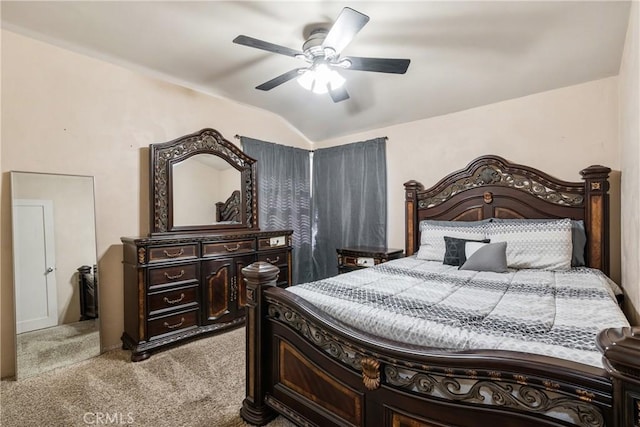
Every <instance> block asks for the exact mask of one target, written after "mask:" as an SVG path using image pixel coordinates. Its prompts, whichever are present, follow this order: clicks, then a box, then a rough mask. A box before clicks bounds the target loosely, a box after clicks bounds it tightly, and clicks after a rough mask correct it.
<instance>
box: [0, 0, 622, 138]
mask: <svg viewBox="0 0 640 427" xmlns="http://www.w3.org/2000/svg"><path fill="white" fill-rule="evenodd" d="M345 6H348V7H351V8H353V9H356V10H358V11H360V12H362V13H364V14H366V15H368V16H369V17H370V21H369V23H368V24H367V25H366V26H365V27H364V28H363V29H362V30H361V31H360V32H359V33H358V34H357V35H356V37H355V38H354V40H353V41H352V42H351V43H350V44H349V45H348V46H347V47H346V48H345V49H344V50H343V52H342V53H343V55H353V56H361V57H385V58H387V57H388V58H409V59H411V65H410V66H409V69H408V71H407V73H406V74H404V75H396V74H383V73H373V72H364V71H354V70H341V71H340V73H341V74H342V75H343V76H344V77H345V78H346V79H347V82H346V87H347V90H348V91H349V94H350V96H351V98H350V99H348V100H346V101H343V102H340V103H334V102H333V101H332V100H331V98H330V97H329V96H328V95H326V94H325V95H316V94H313V93H311V92H308V91H306V90H305V89H303V88H302V87H301V86H300V85H298V84H297V82H296V81H295V80H292V81H289V82H287V83H284V84H282V85H281V86H278V87H276V88H274V89H272V90H270V91H260V90H256V89H255V86H258V85H259V84H261V83H264V82H266V81H268V80H270V79H272V78H274V77H276V76H278V75H280V74H282V73H285V72H287V71H289V70H291V69H294V68H297V67H301V66H304V65H305V63H304V62H303V61H301V60H299V59H295V58H292V57H289V56H284V55H278V54H273V53H269V52H265V51H262V50H258V49H252V48H249V47H246V46H241V45H237V44H234V43H232V40H233V39H234V38H235V37H236V36H237V35H239V34H244V35H248V36H251V37H255V38H258V39H262V40H265V41H268V42H271V43H275V44H279V45H282V46H286V47H290V48H292V49H296V50H301V49H302V43H303V42H304V35H305V30H307V31H308V29H309V26H311V25H313V24H316V23H327V26H330V25H331V23H332V22H333V20H335V18H336V17H337V16H338V15H339V14H340V11H341V10H342V8H343V7H345ZM629 6H630V3H629V2H618V1H604V2H594V1H567V2H560V1H550V2H544V1H512V2H507V1H495V2H494V1H471V2H466V1H413V2H400V1H352V2H348V3H347V2H332V1H313V0H309V1H296V2H291V1H289V2H277V1H235V2H225V1H199V2H190V1H173V2H162V1H141V2H138V1H117V2H115V1H114V2H112V1H107V2H103V1H74V2H65V1H51V2H49V1H44V2H33V1H15V2H14V1H2V2H1V7H2V10H1V12H2V13H1V16H2V26H3V28H6V29H8V30H10V31H14V32H18V33H21V34H25V35H28V36H30V37H34V38H37V39H40V40H43V41H46V42H49V43H52V44H55V45H58V46H62V47H64V48H67V49H70V50H74V51H77V52H80V53H83V54H87V55H90V56H93V57H97V58H101V59H103V60H106V61H109V62H112V63H116V64H119V65H122V66H124V67H128V68H132V69H135V70H138V71H140V72H142V73H145V74H147V75H150V76H154V77H158V78H161V79H164V80H167V81H170V82H173V83H177V84H180V85H183V86H186V87H189V88H192V89H195V90H198V91H201V92H204V93H208V94H213V95H218V96H222V97H225V98H228V99H231V100H234V101H237V102H240V103H243V104H248V105H252V106H255V107H258V108H261V109H264V110H268V111H271V112H273V113H275V114H277V115H279V116H281V117H283V118H284V119H285V120H287V121H288V122H289V123H291V125H292V126H294V127H295V128H297V129H298V130H299V131H300V132H301V133H303V134H304V135H305V136H306V137H307V138H308V139H309V140H310V141H312V142H317V141H321V140H325V139H329V138H333V137H337V136H341V135H348V134H352V133H356V132H360V131H366V130H369V129H376V128H380V127H385V126H389V125H393V124H398V123H405V122H409V121H414V120H420V119H425V118H429V117H433V116H438V115H442V114H447V113H451V112H455V111H461V110H465V109H468V108H472V107H476V106H480V105H485V104H490V103H493V102H498V101H502V100H506V99H512V98H517V97H521V96H525V95H529V94H533V93H537V92H541V91H546V90H551V89H556V88H560V87H564V86H569V85H573V84H578V83H582V82H586V81H590V80H596V79H600V78H605V77H609V76H614V75H617V74H618V69H619V65H620V60H621V57H622V51H623V46H624V40H625V34H626V29H627V23H628V15H629Z"/></svg>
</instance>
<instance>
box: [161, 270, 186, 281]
mask: <svg viewBox="0 0 640 427" xmlns="http://www.w3.org/2000/svg"><path fill="white" fill-rule="evenodd" d="M182 276H184V270H180V273H178V274H176V275H175V276H171V275H170V274H169V273H167V272H166V271H165V272H164V277H166V278H167V279H169V280H176V279H179V278H181V277H182Z"/></svg>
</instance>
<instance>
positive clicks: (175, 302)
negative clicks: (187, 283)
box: [163, 293, 184, 304]
mask: <svg viewBox="0 0 640 427" xmlns="http://www.w3.org/2000/svg"><path fill="white" fill-rule="evenodd" d="M163 299H164V302H166V303H167V304H177V303H179V302H180V301H182V300H183V299H184V293H181V294H180V298H178V299H169V298H167V297H164V298H163Z"/></svg>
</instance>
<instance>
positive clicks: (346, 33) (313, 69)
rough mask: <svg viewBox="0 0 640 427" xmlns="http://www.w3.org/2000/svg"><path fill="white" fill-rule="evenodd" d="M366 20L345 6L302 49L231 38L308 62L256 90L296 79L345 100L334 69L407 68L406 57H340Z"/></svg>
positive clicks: (346, 96) (340, 79) (346, 95)
mask: <svg viewBox="0 0 640 427" xmlns="http://www.w3.org/2000/svg"><path fill="white" fill-rule="evenodd" d="M367 22H369V17H368V16H367V15H364V14H362V13H360V12H358V11H356V10H353V9H351V8H349V7H345V8H344V9H342V12H340V15H339V16H338V19H336V22H335V23H334V24H333V26H332V27H331V28H330V29H329V30H327V29H325V28H317V29H315V30H313V31H312V32H311V34H310V35H309V37H308V38H307V40H306V41H305V42H304V44H303V45H302V51H298V50H295V49H290V48H288V47H285V46H280V45H277V44H273V43H269V42H266V41H263V40H259V39H255V38H253V37H249V36H244V35H240V36H238V37H236V38H235V39H233V42H234V43H236V44H241V45H244V46H249V47H253V48H256V49H262V50H266V51H268V52H273V53H279V54H281V55H287V56H292V57H294V58H297V59H302V60H304V61H306V62H307V63H308V64H309V65H308V66H307V67H304V68H295V69H293V70H291V71H288V72H286V73H284V74H281V75H279V76H278V77H276V78H273V79H271V80H269V81H267V82H265V83H262V84H261V85H259V86H256V89H260V90H265V91H266V90H271V89H273V88H274V87H277V86H279V85H281V84H283V83H285V82H288V81H289V80H292V79H294V78H298V82H299V83H300V84H301V85H302V86H303V87H305V88H306V89H309V90H312V91H313V92H315V93H327V92H328V93H329V95H330V96H331V99H333V101H334V102H340V101H344V100H346V99H349V93H348V92H347V90H346V89H345V88H344V85H343V84H344V82H345V79H344V77H342V76H341V75H340V74H339V73H338V72H337V71H336V69H344V70H359V71H373V72H377V73H392V74H404V73H406V71H407V68H409V63H410V62H411V60H409V59H392V58H362V57H357V56H340V52H342V50H343V49H344V48H345V47H347V45H348V44H349V43H351V41H352V40H353V38H354V37H355V35H356V34H358V32H359V31H360V30H361V29H362V28H363V27H364V26H365V25H366V24H367Z"/></svg>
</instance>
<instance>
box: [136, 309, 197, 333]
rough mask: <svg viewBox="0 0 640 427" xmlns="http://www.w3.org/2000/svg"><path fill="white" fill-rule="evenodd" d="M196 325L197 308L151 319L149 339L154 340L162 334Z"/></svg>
mask: <svg viewBox="0 0 640 427" xmlns="http://www.w3.org/2000/svg"><path fill="white" fill-rule="evenodd" d="M196 326H198V310H197V309H195V310H191V311H185V312H182V313H178V314H173V315H171V316H165V317H160V318H157V319H153V320H149V322H148V331H149V339H150V340H152V339H154V338H157V337H159V336H161V335H165V334H169V333H174V332H178V331H183V330H185V329H189V328H194V327H196Z"/></svg>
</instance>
